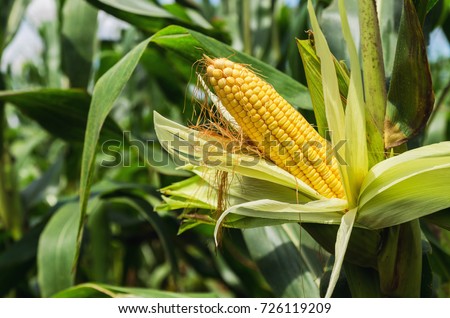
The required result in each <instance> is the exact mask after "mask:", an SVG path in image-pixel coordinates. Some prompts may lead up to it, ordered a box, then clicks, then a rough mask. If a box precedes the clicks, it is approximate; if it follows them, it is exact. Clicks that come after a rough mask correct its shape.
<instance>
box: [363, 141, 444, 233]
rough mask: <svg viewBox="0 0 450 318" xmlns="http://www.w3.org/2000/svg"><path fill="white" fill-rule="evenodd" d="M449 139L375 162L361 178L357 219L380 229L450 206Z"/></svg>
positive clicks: (368, 225)
mask: <svg viewBox="0 0 450 318" xmlns="http://www.w3.org/2000/svg"><path fill="white" fill-rule="evenodd" d="M447 178H450V142H442V143H439V144H434V145H430V146H424V147H421V148H417V149H414V150H410V151H407V152H404V153H403V154H401V155H398V156H396V157H393V158H390V159H387V160H385V161H382V162H381V163H379V164H378V165H376V166H374V167H373V168H372V170H371V171H369V174H368V176H367V178H366V180H365V181H364V184H363V186H362V191H361V195H360V198H359V215H358V218H357V223H358V224H361V225H363V226H366V227H368V228H372V229H379V228H384V227H389V226H393V225H396V224H401V223H404V222H408V221H410V220H413V219H417V218H420V217H422V216H425V215H428V214H431V213H433V212H436V211H440V210H442V209H444V208H448V207H450V197H449V196H448V193H450V183H448V182H443V180H447Z"/></svg>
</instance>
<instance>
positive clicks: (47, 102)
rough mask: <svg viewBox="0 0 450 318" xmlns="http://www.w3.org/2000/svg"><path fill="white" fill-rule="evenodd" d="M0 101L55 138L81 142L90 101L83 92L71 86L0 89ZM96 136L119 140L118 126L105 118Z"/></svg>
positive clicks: (87, 95)
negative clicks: (11, 105)
mask: <svg viewBox="0 0 450 318" xmlns="http://www.w3.org/2000/svg"><path fill="white" fill-rule="evenodd" d="M0 100H3V101H5V102H9V103H12V104H14V105H15V106H16V107H17V108H18V109H19V110H20V111H21V112H22V113H23V114H24V115H26V116H28V117H30V118H31V119H33V120H35V121H37V122H38V123H39V124H40V125H41V126H42V127H43V128H44V129H46V130H47V131H48V132H50V133H51V134H53V135H55V136H56V137H59V138H62V139H64V140H67V141H71V142H81V141H83V136H84V132H85V129H86V120H87V114H88V111H89V103H90V101H91V97H90V96H89V94H87V93H86V92H85V91H82V90H72V89H70V90H62V89H36V90H30V91H3V92H0ZM67 127H70V129H67ZM100 139H101V140H102V141H106V140H109V139H118V140H122V132H121V129H120V128H119V127H118V126H117V124H116V123H115V122H114V121H113V120H112V119H111V118H107V119H106V120H105V124H104V129H103V131H102V134H101V135H100Z"/></svg>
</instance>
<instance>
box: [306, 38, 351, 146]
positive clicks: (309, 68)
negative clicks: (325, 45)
mask: <svg viewBox="0 0 450 318" xmlns="http://www.w3.org/2000/svg"><path fill="white" fill-rule="evenodd" d="M297 47H298V51H299V52H300V57H301V58H302V62H303V67H304V69H305V74H306V80H307V82H308V90H309V93H310V94H311V100H312V104H313V108H314V115H315V118H316V123H317V130H318V131H319V133H320V135H321V136H323V137H325V136H326V131H327V129H328V124H327V117H326V114H325V103H324V99H323V88H322V75H321V73H320V60H319V57H318V56H317V54H316V51H315V49H314V46H313V44H312V43H311V40H299V39H297ZM334 66H335V68H336V73H337V77H338V85H339V91H340V93H341V100H342V102H343V103H344V104H345V103H346V96H347V94H348V83H349V76H348V73H347V71H346V69H344V68H343V65H342V64H340V63H339V62H338V61H337V60H336V59H334Z"/></svg>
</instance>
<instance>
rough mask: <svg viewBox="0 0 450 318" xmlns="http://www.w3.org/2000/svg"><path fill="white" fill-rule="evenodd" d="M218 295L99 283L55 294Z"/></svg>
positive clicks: (64, 296) (79, 286)
mask: <svg viewBox="0 0 450 318" xmlns="http://www.w3.org/2000/svg"><path fill="white" fill-rule="evenodd" d="M215 296H216V295H214V294H211V293H204V294H201V293H197V294H196V293H174V292H168V291H161V290H154V289H145V288H132V287H122V286H111V285H106V284H97V283H85V284H81V285H77V286H74V287H71V288H68V289H66V290H63V291H60V292H59V293H57V294H54V295H53V297H55V298H87V297H95V298H99V297H111V298H118V297H141V298H142V297H145V298H186V297H193V298H201V297H205V298H207V297H208V298H210V297H215Z"/></svg>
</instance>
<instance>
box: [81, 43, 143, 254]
mask: <svg viewBox="0 0 450 318" xmlns="http://www.w3.org/2000/svg"><path fill="white" fill-rule="evenodd" d="M149 41H150V39H147V40H145V41H143V42H141V43H140V44H139V45H137V46H136V47H135V48H134V49H133V50H132V51H130V52H129V53H128V54H127V55H126V56H125V57H124V58H122V59H121V60H120V61H119V62H118V63H117V64H116V65H114V67H112V68H111V69H110V70H109V71H108V72H107V73H105V74H104V75H103V76H102V77H101V78H100V79H99V80H98V82H97V84H96V85H95V87H94V92H93V95H92V101H91V106H90V109H89V114H88V119H87V125H86V133H85V138H84V147H83V156H82V160H81V177H80V212H79V216H80V217H79V222H80V223H79V227H78V248H77V254H78V253H79V247H80V243H81V237H82V226H83V222H84V217H85V215H86V209H87V203H88V198H89V192H90V188H91V182H92V177H93V171H94V160H95V154H96V148H97V143H98V140H99V136H100V132H101V129H102V126H103V125H104V123H105V120H106V119H107V117H108V114H109V112H110V111H111V109H112V107H113V105H114V102H115V100H116V98H117V97H118V96H119V94H120V92H121V91H122V89H123V88H124V86H125V84H126V83H127V81H128V80H129V78H130V77H131V74H132V73H133V71H134V69H135V67H136V66H137V63H138V62H139V59H140V58H141V56H142V54H143V53H144V50H145V49H146V47H147V45H148V42H149Z"/></svg>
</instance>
